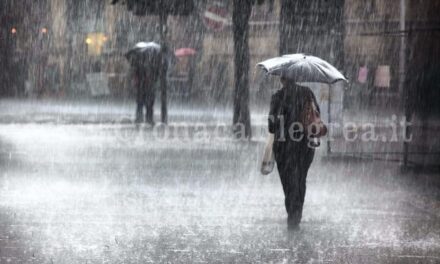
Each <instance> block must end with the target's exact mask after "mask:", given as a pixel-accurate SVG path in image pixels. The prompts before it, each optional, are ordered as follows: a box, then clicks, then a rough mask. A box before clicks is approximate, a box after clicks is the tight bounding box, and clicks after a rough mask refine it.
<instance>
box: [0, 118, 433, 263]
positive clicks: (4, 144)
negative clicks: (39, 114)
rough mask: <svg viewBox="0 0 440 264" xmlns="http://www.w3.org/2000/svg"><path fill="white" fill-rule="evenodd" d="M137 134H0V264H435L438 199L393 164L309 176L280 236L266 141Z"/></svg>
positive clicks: (349, 164) (325, 168) (27, 129)
mask: <svg viewBox="0 0 440 264" xmlns="http://www.w3.org/2000/svg"><path fill="white" fill-rule="evenodd" d="M162 132H163V131H161V130H160V129H152V128H149V127H146V126H141V127H135V126H134V125H132V124H111V123H107V124H99V123H98V124H56V123H40V124H35V123H31V124H29V123H21V124H17V123H12V122H7V124H0V263H293V262H295V263H439V262H440V221H439V219H440V206H439V205H440V203H439V202H438V201H439V199H440V197H439V193H440V192H439V190H438V188H437V187H436V186H434V185H433V184H431V182H430V178H429V177H428V176H425V175H413V174H401V173H400V168H399V166H398V164H396V163H384V162H367V161H328V160H326V159H322V155H323V154H322V153H319V154H318V156H317V157H316V160H315V162H314V163H313V164H312V168H311V170H310V172H309V177H308V182H307V183H308V186H307V188H308V189H307V194H306V202H305V208H304V218H303V222H302V224H301V228H300V230H297V231H294V232H288V231H287V228H286V222H285V220H286V219H285V217H286V215H285V210H284V206H283V195H282V189H281V184H280V181H279V178H278V174H277V173H276V172H274V173H272V174H271V175H269V176H262V175H260V174H259V172H258V161H259V157H260V156H261V152H262V150H263V142H261V141H259V140H255V141H252V142H239V141H235V140H232V139H231V137H229V136H228V134H227V132H225V134H222V135H223V136H222V137H220V138H218V137H213V135H212V133H213V131H212V130H209V131H207V134H208V136H207V137H205V139H203V140H194V139H193V138H190V139H185V138H181V137H176V138H173V139H171V140H162V139H161V135H162V136H163V133H162Z"/></svg>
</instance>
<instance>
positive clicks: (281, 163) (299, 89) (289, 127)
mask: <svg viewBox="0 0 440 264" xmlns="http://www.w3.org/2000/svg"><path fill="white" fill-rule="evenodd" d="M281 80H282V83H283V87H282V88H281V89H280V90H278V91H277V92H276V93H275V94H274V95H273V96H272V100H271V103H270V112H269V133H271V134H273V137H274V142H273V152H274V156H275V161H276V163H277V168H278V172H279V174H280V179H281V183H282V185H283V190H284V196H285V206H286V211H287V215H288V217H287V224H288V227H289V228H296V227H298V225H299V223H300V222H301V217H302V211H303V204H304V197H305V194H306V178H307V172H308V170H309V168H310V164H311V163H312V161H313V157H314V154H315V150H314V147H315V145H314V144H315V143H314V141H313V137H314V136H317V135H318V134H323V133H325V132H324V131H322V132H318V131H316V130H315V129H316V128H318V125H317V124H316V125H313V124H312V123H313V122H315V120H314V116H315V113H316V115H319V106H318V103H317V101H316V98H315V95H314V94H313V92H312V91H311V90H310V88H308V87H304V86H299V85H296V84H295V82H293V81H287V80H286V79H285V78H284V77H283V76H282V79H281ZM312 111H314V112H315V113H312ZM313 128H315V129H313ZM321 130H326V129H325V127H323V128H322V129H321Z"/></svg>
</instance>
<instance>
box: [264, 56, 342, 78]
mask: <svg viewBox="0 0 440 264" xmlns="http://www.w3.org/2000/svg"><path fill="white" fill-rule="evenodd" d="M257 65H258V66H260V67H261V68H263V69H264V70H265V71H266V72H267V73H268V74H272V75H281V76H282V77H284V78H286V79H287V80H291V81H295V82H319V83H329V84H332V83H335V82H337V81H347V79H346V78H345V77H344V75H343V74H342V73H341V72H339V71H338V70H337V69H336V68H335V67H334V66H332V65H331V64H330V63H328V62H326V61H325V60H323V59H320V58H318V57H315V56H309V55H305V54H302V53H298V54H289V55H284V56H282V57H275V58H272V59H268V60H265V61H263V62H260V63H258V64H257Z"/></svg>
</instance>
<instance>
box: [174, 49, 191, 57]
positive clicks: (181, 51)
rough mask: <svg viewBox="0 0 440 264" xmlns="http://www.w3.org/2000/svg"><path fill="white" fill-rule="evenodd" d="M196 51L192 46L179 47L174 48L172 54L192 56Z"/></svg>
mask: <svg viewBox="0 0 440 264" xmlns="http://www.w3.org/2000/svg"><path fill="white" fill-rule="evenodd" d="M196 53H197V52H196V50H195V49H192V48H180V49H176V50H175V51H174V55H175V56H176V57H186V56H193V55H195V54H196Z"/></svg>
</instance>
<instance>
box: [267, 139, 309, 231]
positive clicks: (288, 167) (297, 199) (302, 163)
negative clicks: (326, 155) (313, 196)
mask: <svg viewBox="0 0 440 264" xmlns="http://www.w3.org/2000/svg"><path fill="white" fill-rule="evenodd" d="M289 143H290V144H289ZM289 143H286V142H284V144H283V142H278V143H276V144H275V146H274V154H275V160H276V163H277V167H278V172H279V174H280V179H281V183H282V185H283V190H284V197H285V206H286V211H287V215H288V220H289V223H290V222H292V224H299V223H300V221H301V218H302V210H303V204H304V197H305V195H306V179H307V172H308V171H309V168H310V165H311V163H312V161H313V157H314V155H315V150H314V149H313V148H309V147H307V145H306V144H301V143H292V142H289Z"/></svg>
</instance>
